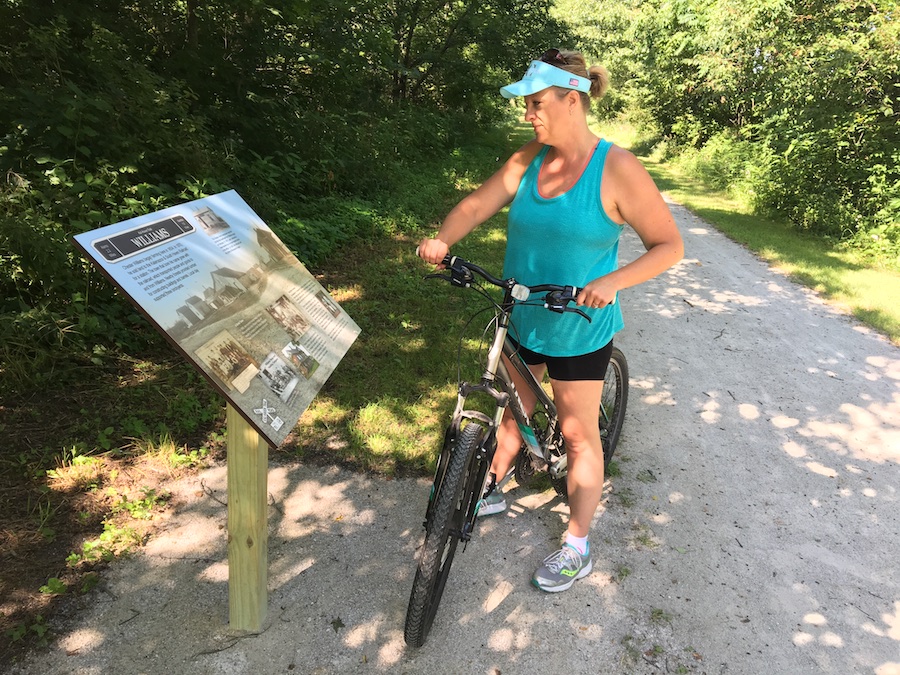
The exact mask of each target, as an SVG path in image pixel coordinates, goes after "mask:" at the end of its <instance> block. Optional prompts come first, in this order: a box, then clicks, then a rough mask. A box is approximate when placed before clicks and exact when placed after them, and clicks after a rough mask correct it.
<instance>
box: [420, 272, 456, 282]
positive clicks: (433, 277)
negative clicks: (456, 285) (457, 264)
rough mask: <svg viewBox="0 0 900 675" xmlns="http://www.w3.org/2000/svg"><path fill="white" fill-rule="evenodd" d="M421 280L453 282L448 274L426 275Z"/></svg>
mask: <svg viewBox="0 0 900 675" xmlns="http://www.w3.org/2000/svg"><path fill="white" fill-rule="evenodd" d="M422 278H423V279H443V280H444V281H451V282H452V281H453V279H452V277H451V276H450V275H449V274H426V275H425V276H424V277H422Z"/></svg>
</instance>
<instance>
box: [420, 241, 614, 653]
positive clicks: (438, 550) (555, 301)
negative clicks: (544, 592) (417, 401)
mask: <svg viewBox="0 0 900 675" xmlns="http://www.w3.org/2000/svg"><path fill="white" fill-rule="evenodd" d="M443 264H444V265H445V271H446V272H448V273H446V274H429V275H427V276H426V277H425V278H426V279H428V278H438V279H444V280H446V281H449V282H450V283H451V284H452V285H453V286H456V287H459V288H472V289H475V290H476V291H477V292H479V293H480V295H482V296H483V297H485V298H486V299H487V300H488V301H489V302H490V303H491V304H492V305H493V308H494V318H493V320H492V321H491V323H490V324H489V329H490V328H491V327H492V328H493V337H492V338H491V339H490V347H489V349H488V352H487V359H486V365H485V369H484V372H483V374H482V376H481V380H480V382H478V383H477V384H473V383H469V382H466V381H461V382H460V383H459V387H458V392H457V404H456V410H455V411H454V413H453V418H452V422H451V423H450V426H449V427H448V428H447V430H446V432H445V434H444V440H443V445H442V448H441V453H440V455H439V457H438V462H437V467H436V470H435V475H434V481H433V483H432V487H431V493H430V495H429V499H428V506H427V509H426V512H425V522H424V527H425V542H424V545H423V547H422V550H421V555H420V558H419V561H418V566H417V568H416V575H415V580H414V581H413V587H412V592H411V593H410V598H409V606H408V608H407V612H406V624H405V628H404V639H405V640H406V643H407V644H408V645H410V646H412V647H421V646H422V645H423V644H424V643H425V639H426V638H427V636H428V633H429V631H430V630H431V625H432V623H433V622H434V617H435V614H436V613H437V608H438V604H439V603H440V600H441V596H442V595H443V593H444V587H445V586H446V583H447V577H448V575H449V572H450V566H451V564H452V562H453V558H454V556H455V554H456V548H457V546H458V544H459V542H464V543H465V542H468V541H469V540H470V539H471V538H472V534H473V532H474V528H475V522H476V518H477V515H478V502H479V500H480V499H481V498H482V496H483V494H484V490H485V489H486V487H487V480H488V479H489V469H490V465H491V461H492V459H493V455H494V451H495V449H496V446H497V437H496V434H497V430H498V428H499V426H500V421H501V419H502V418H503V414H504V412H505V410H506V409H507V408H509V409H510V410H511V411H512V414H513V417H514V418H515V420H516V422H517V424H518V427H519V430H520V431H521V433H522V438H523V441H524V442H523V445H522V448H521V450H520V452H519V454H518V456H517V458H516V461H515V463H514V465H513V467H512V468H511V469H510V471H509V473H508V474H507V475H506V476H504V477H503V479H502V480H501V481H500V482H499V483H498V488H502V487H503V485H505V484H506V483H507V482H508V481H509V480H511V479H512V477H513V476H515V478H516V481H517V482H518V483H519V485H523V486H525V485H527V484H528V483H530V482H531V480H532V478H533V477H534V476H535V474H536V473H537V472H539V471H545V472H547V473H548V474H549V476H550V482H551V484H552V485H553V487H554V489H555V490H556V492H557V493H558V494H559V495H560V496H561V497H563V498H566V497H567V494H566V472H567V463H566V450H565V439H564V438H563V437H562V433H561V430H560V428H559V424H558V420H557V416H556V407H555V405H554V404H553V399H552V398H551V397H550V396H549V395H548V394H547V392H546V391H545V390H544V387H543V386H542V385H541V383H540V382H539V381H538V380H537V379H536V378H535V377H534V375H533V374H532V373H531V371H530V370H529V369H528V367H527V366H526V365H525V363H524V361H522V359H521V358H520V357H519V355H518V353H517V352H516V347H515V344H514V343H513V342H512V341H511V340H510V338H509V328H510V314H511V313H512V310H513V308H514V307H515V306H516V305H517V304H542V305H543V306H544V307H545V308H546V309H547V310H549V311H552V312H557V313H563V312H575V313H578V314H580V315H581V316H583V317H584V318H585V319H586V320H588V321H590V318H589V317H588V316H587V314H585V313H584V312H583V311H581V310H580V309H578V308H577V307H569V306H568V305H569V303H570V302H573V301H574V300H575V298H576V297H577V295H578V292H579V289H577V288H575V287H572V286H559V285H555V284H541V285H537V286H532V287H526V286H524V285H522V284H519V283H517V282H516V280H515V279H498V278H496V277H494V276H492V275H491V274H489V273H488V272H486V271H485V270H484V269H482V268H481V267H479V266H478V265H475V264H473V263H471V262H468V261H466V260H463V259H462V258H459V257H457V256H450V255H448V256H447V257H446V258H445V259H444V261H443ZM477 277H480V279H481V280H479V279H477ZM482 281H483V282H486V283H487V284H490V285H492V286H495V287H497V288H500V289H501V290H502V291H503V299H502V301H500V302H499V303H498V302H497V301H496V300H495V298H494V297H493V296H491V295H490V294H489V293H488V291H487V290H486V289H485V288H484V287H483V285H482ZM540 293H544V294H545V295H543V296H542V297H539V298H537V299H535V300H531V299H530V298H531V296H532V295H534V294H540ZM501 354H504V355H506V357H507V358H508V360H509V362H510V363H511V364H512V365H513V367H514V368H515V370H516V372H517V373H518V374H519V375H520V377H521V378H522V379H523V381H524V382H525V383H526V385H527V386H528V389H529V390H531V392H532V393H533V394H534V395H535V397H536V398H537V404H536V405H535V409H534V412H533V413H532V414H531V415H530V416H529V415H528V414H526V412H525V410H524V406H523V404H522V401H521V399H520V398H519V394H518V392H517V391H516V387H515V385H514V384H513V380H512V379H511V378H510V375H509V372H508V370H507V368H506V365H505V364H504V362H503V360H502V358H501ZM473 394H478V395H482V396H486V397H487V399H486V400H487V403H488V409H490V406H493V407H494V413H493V416H489V415H487V414H485V413H483V412H480V411H478V410H474V409H472V408H471V407H469V406H468V400H469V397H470V396H472V395H473ZM627 403H628V364H627V362H626V360H625V355H624V354H623V353H622V352H621V351H620V350H619V349H618V348H616V347H614V348H613V350H612V357H611V359H610V362H609V367H608V368H607V372H606V379H605V381H604V386H603V395H602V400H601V404H600V410H599V414H598V424H599V426H600V436H601V439H602V444H603V460H604V466H608V464H609V462H610V460H611V459H612V456H613V453H614V452H615V449H616V444H617V443H618V441H619V435H620V433H621V431H622V424H623V422H624V418H625V408H626V406H627Z"/></svg>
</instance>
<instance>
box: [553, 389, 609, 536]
mask: <svg viewBox="0 0 900 675" xmlns="http://www.w3.org/2000/svg"><path fill="white" fill-rule="evenodd" d="M551 383H552V385H553V398H554V400H555V402H556V409H557V412H558V414H559V421H560V425H561V428H562V433H563V437H564V438H565V439H566V454H567V455H568V478H567V483H566V487H567V488H568V493H569V514H570V515H569V534H571V535H574V536H575V537H586V536H587V535H588V531H589V530H590V527H591V521H592V520H593V518H594V513H595V512H596V511H597V506H598V505H599V504H600V498H601V497H602V495H603V449H602V446H601V442H600V427H599V425H598V414H599V413H598V411H599V410H600V396H601V394H602V393H603V382H602V381H601V380H576V381H561V380H551Z"/></svg>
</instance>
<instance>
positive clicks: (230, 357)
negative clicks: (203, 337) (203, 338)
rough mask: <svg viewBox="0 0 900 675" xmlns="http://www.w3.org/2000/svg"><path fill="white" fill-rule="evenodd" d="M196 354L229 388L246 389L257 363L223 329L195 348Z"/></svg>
mask: <svg viewBox="0 0 900 675" xmlns="http://www.w3.org/2000/svg"><path fill="white" fill-rule="evenodd" d="M196 353H197V356H198V357H199V358H200V359H201V360H202V361H203V362H204V363H205V364H206V365H208V366H209V368H210V370H211V371H212V372H213V374H214V375H215V376H216V377H218V378H219V379H220V380H221V381H222V383H223V384H224V385H225V386H226V387H228V388H229V389H236V390H237V391H239V392H240V393H242V394H243V393H244V392H245V391H247V387H249V386H250V382H251V381H252V380H253V376H254V375H256V374H257V373H258V372H259V364H258V363H256V362H255V361H254V360H253V358H252V357H251V356H250V355H249V354H248V353H247V352H246V351H244V349H243V348H242V347H241V346H240V345H239V344H238V342H237V340H235V339H234V338H233V337H232V336H231V333H229V332H228V331H227V330H223V331H222V332H221V333H219V334H218V335H216V336H215V337H214V338H213V339H212V340H210V341H209V342H207V343H206V344H205V345H203V346H202V347H200V348H199V349H198V350H197V352H196Z"/></svg>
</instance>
